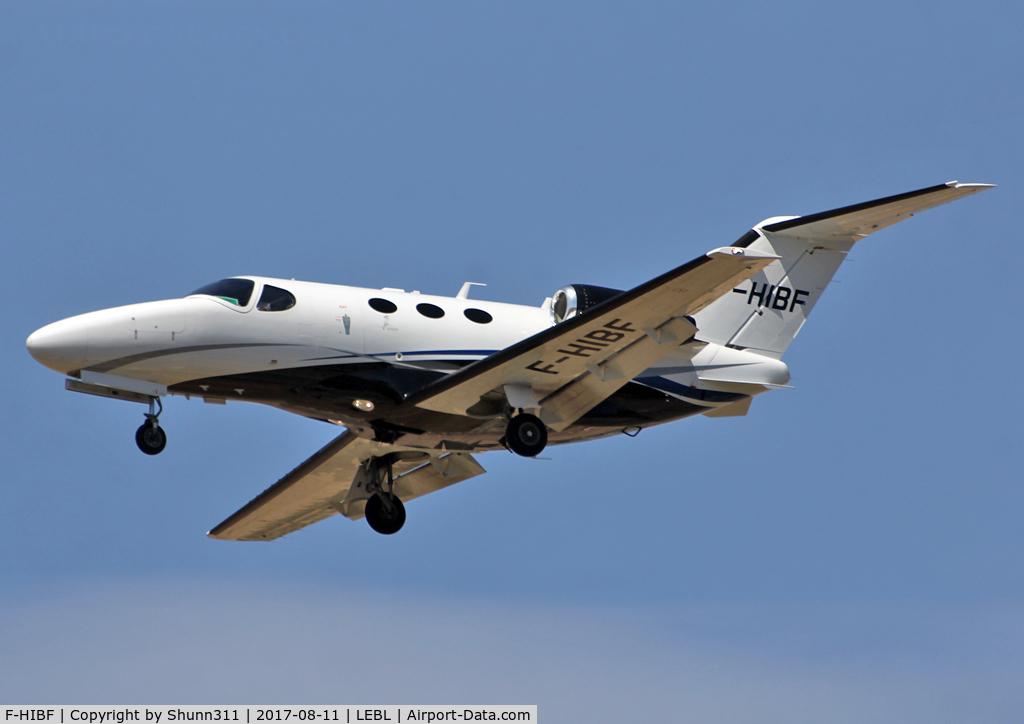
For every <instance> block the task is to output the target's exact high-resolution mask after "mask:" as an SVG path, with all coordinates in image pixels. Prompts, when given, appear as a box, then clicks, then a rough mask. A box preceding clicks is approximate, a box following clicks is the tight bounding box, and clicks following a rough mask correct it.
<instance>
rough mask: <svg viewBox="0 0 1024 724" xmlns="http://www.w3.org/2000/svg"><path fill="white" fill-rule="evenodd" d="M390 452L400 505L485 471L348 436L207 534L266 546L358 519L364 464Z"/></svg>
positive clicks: (460, 458) (467, 459)
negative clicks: (333, 519) (336, 518)
mask: <svg viewBox="0 0 1024 724" xmlns="http://www.w3.org/2000/svg"><path fill="white" fill-rule="evenodd" d="M388 453H395V454H396V457H398V458H399V459H398V460H397V461H396V462H395V463H394V474H395V476H396V478H395V489H394V492H395V494H396V495H398V497H399V498H400V499H401V500H402V501H403V502H408V501H409V500H413V499H415V498H418V497H420V496H421V495H426V494H427V493H432V492H434V491H435V490H440V489H441V488H444V487H447V486H449V485H453V484H454V483H457V482H460V481H462V480H466V479H468V478H471V477H474V476H476V475H480V474H482V473H483V472H485V471H484V469H483V468H482V467H481V466H480V464H479V463H478V462H477V461H476V460H474V459H473V457H472V456H471V455H467V454H465V453H444V452H438V451H431V452H426V451H422V450H414V449H412V448H405V447H401V446H396V445H387V444H384V443H379V442H374V441H372V440H365V439H363V438H360V437H357V436H356V435H355V434H353V433H352V432H346V433H344V434H342V435H340V436H339V437H337V438H335V439H334V440H333V441H331V442H330V443H329V444H328V445H326V446H325V447H324V448H323V449H321V450H320V451H319V452H317V453H316V454H314V455H313V456H312V457H310V458H309V459H308V460H306V461H305V462H304V463H302V464H301V465H300V466H299V467H297V468H296V469H295V470H293V471H292V472H290V473H288V474H287V475H286V476H284V477H283V478H281V480H279V481H278V482H276V483H275V484H274V485H272V486H270V487H269V488H267V489H266V490H265V491H263V492H262V493H260V494H259V495H258V496H257V497H256V498H255V499H253V500H252V501H251V502H250V503H248V504H247V505H246V506H245V507H243V508H242V509H241V510H239V511H238V512H237V513H235V514H234V515H232V516H231V517H230V518H228V519H227V520H225V521H224V522H223V523H221V524H220V525H218V526H217V527H216V528H214V529H213V530H211V531H210V532H209V533H208V535H209V536H210V537H211V538H218V539H220V540H245V541H269V540H274V539H275V538H280V537H281V536H283V535H287V534H288V533H292V532H294V531H296V530H299V529H300V528H305V527H306V526H308V525H312V524H313V523H316V522H319V521H321V520H323V519H324V518H329V517H330V516H332V515H337V514H339V513H340V514H342V515H344V516H345V517H347V518H349V519H352V520H357V519H359V518H362V517H363V509H364V507H365V505H366V500H367V499H368V498H369V497H370V493H369V492H368V491H367V489H366V485H365V483H366V480H367V476H366V463H367V461H369V460H370V459H371V458H374V457H380V456H382V455H386V454H388Z"/></svg>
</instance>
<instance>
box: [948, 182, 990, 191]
mask: <svg viewBox="0 0 1024 724" xmlns="http://www.w3.org/2000/svg"><path fill="white" fill-rule="evenodd" d="M946 185H947V186H949V187H950V188H953V189H977V190H978V191H984V190H985V189H994V188H995V187H996V185H995V184H969V183H963V184H962V183H960V182H959V181H947V182H946Z"/></svg>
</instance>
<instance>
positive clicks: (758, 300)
mask: <svg viewBox="0 0 1024 724" xmlns="http://www.w3.org/2000/svg"><path fill="white" fill-rule="evenodd" d="M987 188H991V185H989V184H961V183H958V182H956V181H951V182H950V183H948V184H942V185H941V186H933V187H930V188H927V189H921V190H919V191H911V192H909V193H905V194H899V195H897V196H889V197H886V198H884V199H878V200H876V201H868V202H867V203H863V204H857V205H855V206H846V207H844V208H841V209H835V210H833V211H825V212H823V213H820V214H814V215H812V216H802V217H801V216H785V217H774V218H771V219H766V220H765V221H762V222H761V223H760V224H758V225H757V226H755V227H754V228H753V229H752V230H751V231H749V232H748V233H747V234H745V235H744V236H743V237H742V238H740V239H739V241H737V242H736V243H735V244H733V246H738V247H744V248H749V249H752V250H755V251H760V252H766V253H769V254H775V255H777V256H779V257H781V259H779V261H777V262H775V263H773V264H771V265H770V266H768V267H766V268H765V269H763V270H761V271H760V272H758V273H757V274H755V275H754V276H753V277H751V278H750V279H749V280H747V281H746V282H744V283H742V284H741V285H739V286H738V287H736V288H735V289H733V290H732V292H731V293H729V294H725V295H724V296H722V297H721V298H719V299H718V300H716V301H715V302H713V303H712V304H710V305H708V306H707V307H706V308H705V309H703V310H701V311H700V312H699V313H697V314H696V315H694V317H695V320H696V322H697V329H698V330H699V332H698V333H697V338H698V339H701V340H703V341H706V342H714V343H717V344H722V345H728V346H730V347H736V348H740V349H749V350H751V351H752V352H757V353H760V354H764V355H767V356H769V357H774V358H776V359H778V358H780V357H782V354H783V353H784V352H785V351H786V348H788V347H789V344H790V342H792V341H793V339H794V337H796V335H797V333H798V332H799V331H800V328H801V327H802V326H803V324H804V322H805V321H806V320H807V315H809V314H810V313H811V310H812V309H814V305H815V304H817V302H818V299H820V298H821V295H822V293H823V292H824V291H825V287H827V286H828V283H829V282H830V281H832V277H833V276H834V275H835V273H836V271H837V270H838V269H839V265H840V264H842V263H843V260H844V259H845V258H846V254H847V252H849V251H850V249H852V248H853V245H854V244H855V243H856V242H857V241H859V240H860V239H863V238H864V237H865V236H867V235H868V234H871V233H873V232H875V231H878V230H879V229H882V228H885V227H886V226H891V225H892V224H895V223H897V222H899V221H903V220H904V219H908V218H910V217H911V216H913V215H914V214H915V213H917V212H919V211H924V210H926V209H930V208H933V207H935V206H939V205H941V204H945V203H948V202H950V201H954V200H955V199H958V198H961V197H963V196H968V195H970V194H974V193H977V192H979V191H983V190H985V189H987Z"/></svg>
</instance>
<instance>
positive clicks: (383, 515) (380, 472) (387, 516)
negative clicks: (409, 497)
mask: <svg viewBox="0 0 1024 724" xmlns="http://www.w3.org/2000/svg"><path fill="white" fill-rule="evenodd" d="M393 462H394V460H393V457H392V456H391V455H384V456H382V457H379V458H374V459H373V461H372V462H371V464H370V471H369V472H370V482H369V485H368V486H367V487H369V488H371V489H372V492H373V495H372V496H371V497H370V499H369V500H367V501H366V509H365V511H364V514H365V515H366V522H367V523H369V524H370V527H371V528H373V529H374V530H375V531H377V532H378V533H380V534H381V535H392V534H394V533H397V532H398V531H400V530H401V529H402V526H403V525H405V506H404V505H403V504H402V501H401V500H399V498H398V496H397V495H395V478H394V472H393V470H392V463H393ZM385 475H386V477H387V490H386V491H385V490H384V486H383V484H382V483H383V481H382V478H383V477H384V476H385Z"/></svg>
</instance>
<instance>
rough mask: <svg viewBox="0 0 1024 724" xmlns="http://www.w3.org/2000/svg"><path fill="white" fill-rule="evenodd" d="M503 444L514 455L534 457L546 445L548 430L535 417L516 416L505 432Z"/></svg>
mask: <svg viewBox="0 0 1024 724" xmlns="http://www.w3.org/2000/svg"><path fill="white" fill-rule="evenodd" d="M505 444H506V445H508V448H509V450H511V451H512V452H514V453H515V454H516V455H522V456H523V457H524V458H532V457H536V456H538V455H540V454H541V452H543V450H544V448H545V447H546V446H547V444H548V429H547V428H546V427H545V426H544V423H543V422H541V421H540V418H539V417H537V416H536V415H516V416H515V417H513V418H512V419H511V420H510V421H509V423H508V428H507V429H506V430H505Z"/></svg>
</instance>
